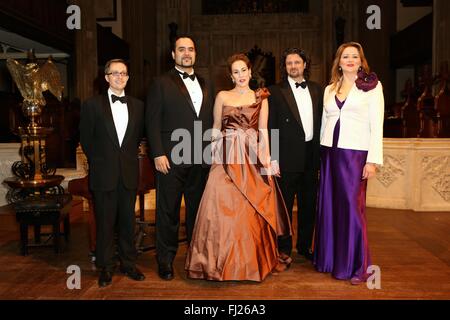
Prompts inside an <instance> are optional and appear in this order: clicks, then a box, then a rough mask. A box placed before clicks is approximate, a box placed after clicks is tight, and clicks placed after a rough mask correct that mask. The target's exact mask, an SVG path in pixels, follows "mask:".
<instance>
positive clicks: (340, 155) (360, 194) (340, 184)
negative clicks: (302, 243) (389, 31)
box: [314, 97, 370, 281]
mask: <svg viewBox="0 0 450 320" xmlns="http://www.w3.org/2000/svg"><path fill="white" fill-rule="evenodd" d="M335 99H336V104H337V106H338V107H339V109H342V107H343V106H344V103H345V100H344V101H343V102H340V101H339V99H338V98H337V97H335ZM339 130H340V120H338V121H337V123H336V126H335V128H334V132H333V146H332V147H325V146H321V167H320V186H319V195H318V213H317V219H316V229H315V239H314V265H315V267H316V269H317V270H318V271H320V272H331V274H332V275H333V276H334V277H335V278H337V279H354V280H355V279H356V280H361V281H365V280H367V277H368V275H367V267H368V266H370V255H369V247H368V242H367V223H366V188H367V179H366V180H362V178H361V176H362V171H363V168H364V165H365V164H366V159H367V151H360V150H350V149H341V148H338V147H337V142H338V138H339Z"/></svg>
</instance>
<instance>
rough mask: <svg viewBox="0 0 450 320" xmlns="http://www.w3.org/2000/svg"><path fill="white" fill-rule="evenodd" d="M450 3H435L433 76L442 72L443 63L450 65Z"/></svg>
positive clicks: (437, 1)
mask: <svg viewBox="0 0 450 320" xmlns="http://www.w3.org/2000/svg"><path fill="white" fill-rule="evenodd" d="M449 12H450V2H449V1H445V0H434V1H433V74H437V73H438V72H439V70H440V67H441V63H442V62H444V61H447V62H448V63H449V64H450V32H448V30H450V18H449V16H448V13H449Z"/></svg>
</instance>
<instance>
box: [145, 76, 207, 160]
mask: <svg viewBox="0 0 450 320" xmlns="http://www.w3.org/2000/svg"><path fill="white" fill-rule="evenodd" d="M197 79H198V81H199V83H200V86H201V88H202V91H203V101H202V106H201V109H200V114H199V116H197V114H196V112H195V109H194V105H193V103H192V100H191V97H190V96H189V93H188V91H187V89H186V86H185V85H184V82H183V80H182V79H181V77H180V75H179V73H178V71H177V70H176V69H175V68H174V69H172V70H170V71H169V72H167V73H165V74H164V75H162V76H160V77H158V78H157V79H155V81H154V83H153V84H152V86H151V87H150V90H149V92H148V96H147V104H146V115H145V125H146V132H147V138H148V141H149V144H150V153H151V156H152V158H156V157H159V156H162V155H166V156H167V158H168V159H169V161H170V163H171V166H172V165H175V166H189V165H191V164H192V163H194V160H197V161H196V162H195V163H199V161H201V163H202V164H204V162H203V149H204V147H205V146H206V145H207V144H209V143H210V142H209V141H208V142H203V143H201V144H200V145H198V144H197V148H196V149H194V145H195V144H194V137H195V139H200V140H198V141H200V142H201V140H202V137H203V134H204V132H205V131H206V130H208V129H211V128H212V124H213V106H214V91H213V88H212V86H211V85H208V84H206V83H205V81H204V79H202V78H200V77H199V76H198V75H197ZM194 121H201V124H202V131H198V132H195V136H194ZM199 124H200V122H198V123H197V125H199ZM177 129H184V130H185V131H186V132H189V134H190V136H191V143H188V144H187V146H188V147H190V157H188V158H189V160H188V161H187V163H181V164H174V163H173V161H172V160H173V159H171V152H172V149H173V148H174V146H176V145H177V144H178V143H180V141H171V135H172V133H173V132H174V131H175V130H177ZM200 149H201V150H200ZM176 153H177V154H178V152H176ZM181 154H182V155H185V154H184V153H181ZM194 155H196V156H195V157H196V159H195V158H194Z"/></svg>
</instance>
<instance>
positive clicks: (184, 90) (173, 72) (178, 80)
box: [170, 69, 203, 116]
mask: <svg viewBox="0 0 450 320" xmlns="http://www.w3.org/2000/svg"><path fill="white" fill-rule="evenodd" d="M170 77H171V78H172V80H173V81H174V82H175V84H176V85H177V87H178V88H179V89H180V91H181V93H182V94H183V96H184V97H185V98H186V101H187V103H188V104H189V106H190V107H191V110H192V112H194V114H195V116H197V112H195V108H194V104H193V103H192V99H191V96H190V95H189V92H188V91H187V88H186V86H185V85H184V82H183V80H181V77H180V75H179V74H178V71H177V70H175V69H172V70H171V71H170ZM202 90H203V88H202Z"/></svg>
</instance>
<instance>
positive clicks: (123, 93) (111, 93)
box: [108, 88, 125, 97]
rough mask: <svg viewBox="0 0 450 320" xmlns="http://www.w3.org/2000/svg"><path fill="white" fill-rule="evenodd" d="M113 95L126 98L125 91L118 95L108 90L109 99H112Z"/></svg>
mask: <svg viewBox="0 0 450 320" xmlns="http://www.w3.org/2000/svg"><path fill="white" fill-rule="evenodd" d="M111 95H115V96H118V97H124V96H125V90H122V93H121V94H119V95H117V94H115V93H114V92H112V90H111V88H108V97H111Z"/></svg>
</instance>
